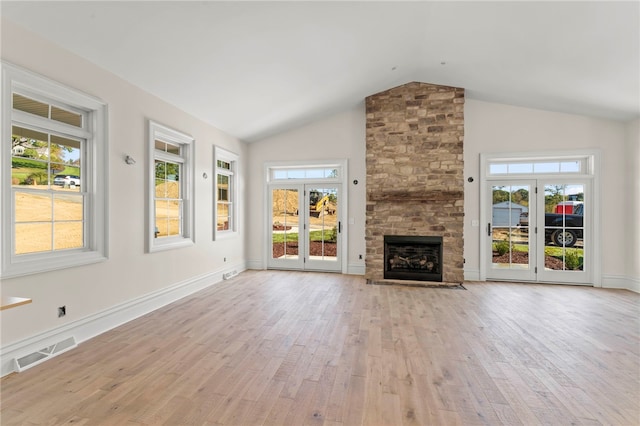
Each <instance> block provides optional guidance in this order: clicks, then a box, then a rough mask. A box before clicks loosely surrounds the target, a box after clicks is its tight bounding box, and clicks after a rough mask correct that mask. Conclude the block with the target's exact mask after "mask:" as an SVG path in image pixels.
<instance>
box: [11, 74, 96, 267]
mask: <svg viewBox="0 0 640 426" xmlns="http://www.w3.org/2000/svg"><path fill="white" fill-rule="evenodd" d="M2 102H3V106H7V108H3V110H2V124H3V125H2V129H3V131H2V132H3V134H2V140H3V142H4V145H3V146H4V148H3V149H2V152H1V154H0V158H1V163H2V170H3V172H2V198H1V202H2V227H1V234H2V276H3V277H9V276H16V275H25V274H29V273H36V272H43V271H48V270H52V269H60V268H64V267H69V266H75V265H81V264H86V263H91V262H97V261H100V260H103V259H105V258H106V255H107V241H106V238H107V235H106V226H105V224H106V220H105V212H106V191H105V188H106V180H107V179H106V171H107V167H106V162H105V161H104V159H105V158H106V153H107V152H108V151H107V146H106V145H107V140H106V132H105V129H106V105H105V104H104V103H102V102H101V101H99V100H97V99H95V98H93V97H90V96H88V95H86V94H84V93H80V92H78V91H75V90H73V89H71V88H68V87H65V86H62V85H60V84H58V83H56V82H53V81H51V80H48V79H46V78H44V77H42V76H39V75H36V74H33V73H30V72H28V71H25V70H22V69H20V68H18V67H15V66H13V65H10V64H6V63H3V64H2ZM98 159H100V161H98Z"/></svg>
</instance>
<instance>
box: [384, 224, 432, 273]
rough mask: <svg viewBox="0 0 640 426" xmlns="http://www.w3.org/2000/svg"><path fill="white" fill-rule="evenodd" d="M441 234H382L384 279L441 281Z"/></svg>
mask: <svg viewBox="0 0 640 426" xmlns="http://www.w3.org/2000/svg"><path fill="white" fill-rule="evenodd" d="M442 260H443V259H442V237H431V236H412V235H385V236H384V278H385V279H395V280H415V281H436V282H442Z"/></svg>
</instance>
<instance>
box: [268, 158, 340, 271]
mask: <svg viewBox="0 0 640 426" xmlns="http://www.w3.org/2000/svg"><path fill="white" fill-rule="evenodd" d="M313 167H318V168H322V167H334V168H337V169H338V176H337V177H336V178H323V179H314V178H301V179H290V180H289V179H287V180H281V181H278V180H273V179H272V178H271V176H272V171H273V170H278V169H296V168H313ZM348 176H349V170H348V161H347V159H327V160H321V161H318V160H313V161H311V160H300V161H268V162H265V163H264V169H263V200H262V202H263V204H262V205H263V206H264V207H263V210H262V211H263V233H262V239H263V255H262V269H267V267H268V263H269V256H270V252H271V246H270V241H271V237H270V235H269V232H270V228H271V223H269V218H270V216H271V215H270V214H268V212H267V210H266V209H267V208H270V206H269V199H270V188H271V187H272V186H275V185H278V184H285V185H286V184H287V183H288V184H292V185H302V186H303V187H304V186H305V185H307V184H311V185H319V186H322V185H326V186H330V185H331V184H335V185H339V187H340V191H341V198H340V199H339V200H338V202H339V204H340V205H339V207H338V214H337V216H338V217H337V220H338V221H339V222H340V223H341V225H342V230H341V235H340V236H339V237H338V244H339V245H338V256H340V271H338V272H339V273H342V274H346V273H347V259H348V240H349V238H348V235H349V225H348V223H347V220H346V219H347V217H348V206H349V190H348V188H349V186H348V185H347V180H348ZM301 198H305V199H306V196H303V197H301ZM305 219H306V218H305ZM306 245H307V244H306V242H305V250H306ZM303 270H304V269H303Z"/></svg>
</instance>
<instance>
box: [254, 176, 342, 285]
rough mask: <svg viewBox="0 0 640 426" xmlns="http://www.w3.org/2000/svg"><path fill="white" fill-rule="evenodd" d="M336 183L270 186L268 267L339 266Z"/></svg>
mask: <svg viewBox="0 0 640 426" xmlns="http://www.w3.org/2000/svg"><path fill="white" fill-rule="evenodd" d="M340 187H341V185H339V184H325V183H322V184H287V185H270V186H269V206H270V208H269V211H270V213H269V223H270V224H271V230H270V232H269V248H270V250H269V255H268V261H267V267H269V268H273V269H298V270H313V271H335V272H339V271H341V270H342V263H341V253H340V243H341V231H342V224H341V222H340V220H339V217H340V216H339V214H338V213H339V210H338V209H339V208H340Z"/></svg>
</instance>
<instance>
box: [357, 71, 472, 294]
mask: <svg viewBox="0 0 640 426" xmlns="http://www.w3.org/2000/svg"><path fill="white" fill-rule="evenodd" d="M366 109H367V130H366V137H367V154H366V155H367V206H366V217H367V222H366V232H365V238H366V249H367V258H366V273H365V278H367V280H368V282H372V283H382V282H385V281H386V280H384V278H383V276H384V275H383V273H384V265H383V263H384V241H383V238H384V235H424V236H441V237H443V255H444V262H443V282H442V283H440V284H442V285H451V284H459V283H461V282H462V281H463V280H464V273H463V268H464V266H463V263H464V259H463V247H464V241H463V235H462V233H463V224H464V191H463V189H464V175H463V165H464V162H463V156H462V145H463V138H464V89H460V88H455V87H445V86H437V85H433V84H426V83H409V84H405V85H403V86H400V87H396V88H393V89H390V90H387V91H385V92H382V93H378V94H376V95H372V96H369V97H368V98H367V99H366ZM425 284H430V285H433V284H439V283H433V282H425Z"/></svg>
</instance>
